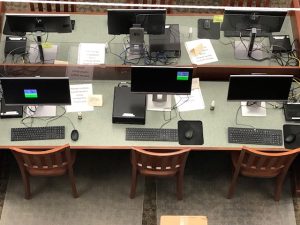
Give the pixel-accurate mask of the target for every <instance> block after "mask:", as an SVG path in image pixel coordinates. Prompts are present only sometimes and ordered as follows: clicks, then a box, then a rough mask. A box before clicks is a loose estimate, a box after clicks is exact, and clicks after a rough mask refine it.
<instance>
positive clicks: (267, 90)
mask: <svg viewBox="0 0 300 225" xmlns="http://www.w3.org/2000/svg"><path fill="white" fill-rule="evenodd" d="M292 81H293V75H231V76H230V80H229V88H228V96H227V99H228V100H229V101H287V100H288V97H289V93H290V89H291V85H292Z"/></svg>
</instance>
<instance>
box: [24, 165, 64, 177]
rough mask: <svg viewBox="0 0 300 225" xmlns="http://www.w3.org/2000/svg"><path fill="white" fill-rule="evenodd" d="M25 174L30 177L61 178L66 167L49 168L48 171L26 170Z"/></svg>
mask: <svg viewBox="0 0 300 225" xmlns="http://www.w3.org/2000/svg"><path fill="white" fill-rule="evenodd" d="M26 170H27V172H28V173H29V175H31V176H50V177H52V176H53V177H54V176H62V175H64V174H66V172H67V167H66V166H65V167H58V168H49V169H38V168H33V169H32V168H26Z"/></svg>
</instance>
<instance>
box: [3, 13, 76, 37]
mask: <svg viewBox="0 0 300 225" xmlns="http://www.w3.org/2000/svg"><path fill="white" fill-rule="evenodd" d="M5 26H7V27H6V29H8V30H9V31H10V32H15V33H22V32H23V33H24V32H37V31H41V32H57V33H70V32H72V24H71V20H70V15H67V14H6V21H5ZM4 33H5V32H4Z"/></svg>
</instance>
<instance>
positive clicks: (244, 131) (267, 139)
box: [228, 127, 282, 145]
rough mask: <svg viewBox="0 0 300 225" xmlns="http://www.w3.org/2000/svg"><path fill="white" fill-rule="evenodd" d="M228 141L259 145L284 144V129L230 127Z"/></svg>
mask: <svg viewBox="0 0 300 225" xmlns="http://www.w3.org/2000/svg"><path fill="white" fill-rule="evenodd" d="M228 142H229V143H239V144H257V145H282V130H275V129H253V128H238V127H228Z"/></svg>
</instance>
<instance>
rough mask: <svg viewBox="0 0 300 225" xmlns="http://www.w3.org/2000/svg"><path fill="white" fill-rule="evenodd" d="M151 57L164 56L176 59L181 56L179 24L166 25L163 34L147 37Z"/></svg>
mask: <svg viewBox="0 0 300 225" xmlns="http://www.w3.org/2000/svg"><path fill="white" fill-rule="evenodd" d="M149 51H150V55H151V57H157V56H158V54H164V55H165V56H166V57H167V58H178V57H180V55H181V45H180V32H179V24H167V25H166V28H165V33H164V34H160V35H149Z"/></svg>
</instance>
